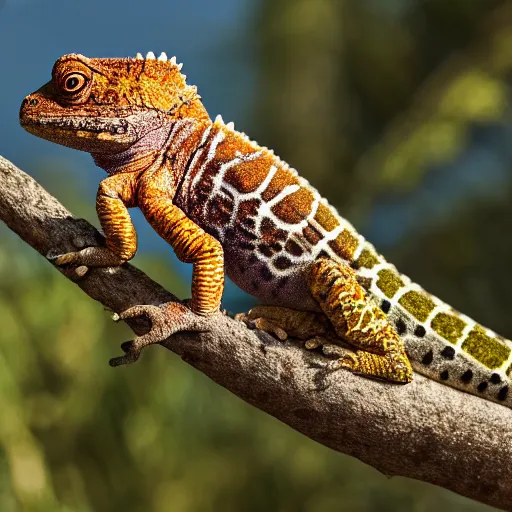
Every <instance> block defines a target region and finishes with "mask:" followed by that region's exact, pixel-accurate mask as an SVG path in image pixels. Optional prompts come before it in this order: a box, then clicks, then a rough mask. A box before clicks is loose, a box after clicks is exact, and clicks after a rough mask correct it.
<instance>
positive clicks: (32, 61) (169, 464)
mask: <svg viewBox="0 0 512 512" xmlns="http://www.w3.org/2000/svg"><path fill="white" fill-rule="evenodd" d="M0 48H1V50H2V62H1V67H0V77H1V79H0V113H1V114H0V116H1V117H0V118H1V124H0V154H2V155H3V156H5V157H6V158H9V159H10V160H12V161H13V162H14V163H15V164H17V165H18V166H20V167H21V168H22V169H24V170H25V171H27V172H29V173H30V174H31V175H32V176H34V177H36V179H37V180H39V181H40V182H41V183H42V184H43V185H44V186H45V187H46V188H47V189H48V190H49V191H50V192H52V193H53V194H54V195H56V196H57V197H58V198H59V199H60V200H61V201H62V202H63V203H64V204H65V205H66V206H67V207H68V208H69V209H70V210H71V211H72V212H73V213H74V214H76V215H78V216H82V217H85V218H87V219H88V220H90V221H91V222H93V223H94V224H96V225H98V222H97V220H96V215H95V211H94V201H95V192H96V187H97V184H98V182H99V181H100V180H101V179H102V178H103V174H102V171H101V170H99V169H97V168H95V166H94V164H93V162H92V159H91V158H90V156H89V155H87V154H82V153H79V152H77V151H73V150H70V149H66V148H61V147H58V146H56V145H53V144H51V143H49V142H45V141H43V140H40V139H37V138H35V137H33V136H31V135H29V134H27V133H25V132H24V131H23V130H22V129H21V128H20V127H19V126H18V121H17V116H18V108H19V104H20V102H21V100H22V99H23V97H24V96H25V95H26V94H28V93H30V92H32V91H33V90H35V89H37V88H38V87H39V86H40V85H42V84H43V83H44V82H46V81H47V80H48V79H49V77H50V71H51V68H52V64H53V62H54V60H55V59H56V58H58V57H59V56H61V55H62V54H65V53H71V52H77V53H83V54H85V55H88V56H96V57H101V56H104V57H107V56H108V57H114V56H117V57H120V56H134V55H135V53H136V52H138V51H140V52H142V53H144V54H145V53H146V52H147V51H149V50H151V51H154V52H155V53H156V52H161V51H166V52H167V54H168V55H169V56H172V55H176V56H177V58H178V61H182V62H184V64H185V65H184V71H185V72H186V73H187V75H188V81H189V83H192V84H196V85H198V87H199V91H200V93H201V95H202V96H203V98H204V102H205V104H206V106H207V108H208V110H209V112H210V114H212V116H215V115H216V114H217V113H222V115H223V117H224V120H225V121H226V122H228V121H234V122H235V125H236V127H237V128H238V129H240V130H243V131H245V132H247V133H249V134H250V135H251V137H252V138H253V139H256V140H258V141H259V142H260V143H261V144H265V145H267V146H269V147H272V148H274V149H275V150H276V152H277V153H278V154H279V155H280V156H281V157H283V158H284V159H285V160H287V161H288V162H289V163H290V164H291V165H293V166H295V167H296V168H298V169H299V170H300V172H301V174H302V175H303V176H305V177H307V178H308V179H309V180H310V181H311V182H312V183H313V184H314V185H315V186H316V187H317V188H319V189H320V190H321V191H322V192H323V193H324V195H325V196H326V197H327V198H328V199H329V201H331V202H332V203H333V204H335V205H336V206H337V207H338V209H339V211H340V212H341V213H342V214H343V215H344V216H345V217H347V218H349V219H350V220H351V221H352V222H353V223H354V224H355V225H356V227H357V228H358V229H359V230H360V231H361V232H362V233H363V234H364V235H366V236H367V237H368V238H369V239H370V240H372V241H373V242H374V243H375V245H376V246H377V248H378V249H379V250H380V251H381V252H383V253H384V254H385V255H386V256H387V257H389V258H390V259H391V260H392V261H393V262H394V263H396V265H397V266H398V267H399V268H400V270H402V271H403V272H404V273H406V274H408V275H410V277H412V278H413V279H415V280H417V281H419V282H420V283H422V284H423V285H424V286H425V287H426V288H427V289H428V290H429V291H431V292H433V293H435V294H437V295H439V296H441V297H443V298H444V299H445V300H446V301H448V302H450V303H452V304H453V306H455V307H456V308H458V309H461V310H463V311H464V312H465V313H467V314H469V315H472V316H473V317H474V318H475V319H476V320H478V321H480V322H483V323H484V324H486V325H488V326H489V327H491V328H493V329H495V330H497V331H498V332H500V333H501V334H503V335H505V336H509V337H510V336H512V315H511V313H510V310H511V308H512V294H511V292H510V290H511V289H512V272H511V271H510V266H509V265H510V263H509V262H510V261H512V238H511V236H510V232H511V228H512V222H511V213H512V144H511V142H510V140H511V136H512V119H511V98H510V93H511V80H512V1H510V0H449V1H446V0H279V1H277V0H217V1H216V2H211V1H210V0H189V1H188V2H182V1H177V0H146V1H145V2H135V1H134V0H125V1H124V2H107V1H105V0H88V1H87V2H69V1H65V0H0ZM134 219H135V224H136V227H137V229H138V232H139V234H140V239H141V240H140V252H139V254H138V255H137V257H136V258H135V264H136V265H137V266H139V267H141V268H143V269H144V270H145V271H146V272H147V273H149V275H150V276H152V277H153V278H154V279H156V280H157V281H159V282H160V283H162V284H163V285H164V286H166V287H168V288H169V289H170V290H172V291H173V292H175V293H177V294H178V295H179V296H181V297H187V296H188V295H189V286H190V284H189V280H190V268H189V267H187V266H185V265H182V264H180V263H179V262H177V260H176V258H175V257H174V255H173V254H172V250H171V249H170V248H169V247H168V246H167V245H166V244H165V243H163V242H162V241H161V240H160V239H159V238H158V236H157V235H156V234H155V233H153V232H152V230H151V229H150V228H149V227H148V226H147V225H146V224H145V222H144V221H143V219H142V218H141V215H140V214H139V213H138V212H134ZM224 304H225V307H227V308H228V309H229V310H231V311H242V310H246V309H247V308H248V307H250V306H251V305H252V300H251V299H250V297H248V296H247V295H244V294H243V293H242V292H240V291H239V290H237V289H236V288H235V287H234V286H233V285H228V287H227V290H226V294H225V300H224ZM130 337H131V333H130V331H129V330H128V329H126V328H124V327H123V326H120V325H114V324H113V323H112V322H111V320H110V316H109V314H108V313H106V312H104V311H103V310H102V307H101V306H100V305H99V304H97V303H94V302H92V301H91V300H90V299H89V298H88V297H86V296H85V295H83V294H82V292H80V290H79V289H78V288H77V287H75V286H74V285H73V284H72V283H71V282H69V281H66V279H65V278H64V277H62V276H61V275H59V274H58V273H57V272H55V271H54V270H52V268H51V266H50V265H49V264H48V263H46V262H45V260H44V259H43V258H41V257H40V256H39V255H37V254H35V253H34V251H32V250H31V249H30V248H28V246H25V245H24V244H23V243H22V242H20V241H19V240H18V239H17V238H16V237H15V236H14V235H13V234H12V233H10V232H9V231H8V230H7V229H6V228H5V226H3V225H0V411H1V414H0V510H1V511H6V512H10V511H18V510H23V511H30V512H32V511H73V512H75V511H78V512H89V511H94V512H96V511H121V510H122V511H135V512H138V511H141V512H142V511H154V512H164V511H165V512H167V511H171V512H182V511H183V512H196V511H198V512H210V511H214V512H218V511H241V510H248V511H263V510H271V511H279V512H292V511H308V512H309V511H311V512H331V511H402V510H403V511H418V512H419V511H430V510H450V511H453V510H464V511H484V510H491V509H490V508H489V507H484V506H483V505H479V504H476V503H474V502H471V501H470V500H467V499H464V498H462V497H460V496H457V495H455V494H453V493H450V492H448V491H444V490H442V489H439V488H435V487H433V486H430V485H427V484H423V483H421V482H416V481H411V480H407V479H403V478H393V479H388V478H387V477H386V476H384V475H382V474H380V473H378V472H377V471H375V470H373V469H372V468H370V467H368V466H366V465H364V464H362V463H360V462H359V461H357V460H355V459H352V458H349V457H346V456H343V455H340V454H338V453H335V452H332V451H330V450H328V449H327V448H325V447H323V446H320V445H318V444H316V443H314V442H313V441H311V440H309V439H307V438H305V437H303V436H302V435H300V434H298V433H297V432H295V431H293V430H291V429H290V428H289V427H287V426H285V425H283V424H281V423H279V422H278V421H276V420H274V419H273V418H271V417H269V416H267V415H265V414H264V413H262V412H260V411H258V410H255V409H253V408H252V407H250V406H249V405H247V404H245V403H243V402H242V401H241V400H239V399H238V398H237V397H235V396H233V395H231V394H230V393H228V392H227V391H226V390H224V389H222V388H220V387H219V386H217V385H214V384H213V383H212V382H210V381H209V380H208V379H207V378H205V377H204V376H203V375H201V374H199V373H198V372H197V371H195V370H194V369H192V368H190V367H188V366H187V365H186V364H185V363H183V362H182V361H181V360H179V358H177V357H176V356H174V355H172V354H171V353H170V352H168V351H166V350H163V349H156V348H153V349H151V350H148V351H145V352H144V355H143V357H142V359H141V360H140V361H139V362H138V363H137V364H136V365H133V366H130V367H123V368H118V369H115V370H114V369H111V368H109V366H108V364H107V361H108V359H109V358H110V357H112V356H115V355H118V354H119V343H120V342H122V341H124V340H126V339H129V338H130ZM461 421H463V418H461ZM489 427H490V428H492V425H491V426H487V428H489ZM496 435H499V432H496ZM440 471H442V468H440Z"/></svg>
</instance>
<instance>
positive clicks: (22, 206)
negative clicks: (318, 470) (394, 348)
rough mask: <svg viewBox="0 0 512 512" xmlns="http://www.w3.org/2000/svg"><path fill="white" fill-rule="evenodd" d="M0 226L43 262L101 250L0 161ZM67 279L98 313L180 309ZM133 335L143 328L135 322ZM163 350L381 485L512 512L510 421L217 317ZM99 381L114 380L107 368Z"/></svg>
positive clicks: (149, 289)
mask: <svg viewBox="0 0 512 512" xmlns="http://www.w3.org/2000/svg"><path fill="white" fill-rule="evenodd" d="M0 219H1V220H3V221H4V222H5V223H6V224H7V225H8V226H9V228H10V229H12V230H13V231H14V232H16V233H17V234H18V235H19V236H20V237H21V238H22V239H23V240H25V242H27V243H28V244H29V245H31V246H32V247H33V248H34V249H36V250H37V251H38V252H39V253H41V254H42V255H43V256H46V255H48V254H49V253H55V254H58V253H63V252H66V251H70V250H76V249H79V248H81V247H84V246H87V245H97V244H98V243H99V242H100V241H101V236H99V234H98V232H97V231H96V230H95V229H94V228H93V227H92V226H91V225H90V224H88V223H87V222H86V221H84V220H82V219H75V218H73V217H72V216H71V214H70V213H69V212H68V211H67V210H66V209H65V208H64V207H63V206H62V205H61V204H60V203H59V202H58V201H57V200H56V199H55V198H54V197H52V196H51V195H50V194H48V192H46V191H45V190H44V189H43V188H42V187H41V186H40V185H38V184H37V183H36V182H35V181H34V180H33V179H32V178H31V177H29V176H28V175H26V174H25V173H23V172H22V171H20V170H19V169H17V168H16V167H15V166H14V165H13V164H11V163H10V162H8V161H7V160H5V159H3V158H2V157H0ZM61 272H62V273H63V274H64V275H66V277H68V278H70V279H73V280H74V281H75V282H76V284H77V285H78V286H79V287H80V288H81V289H82V290H83V291H84V292H85V293H87V294H88V295H89V296H90V297H92V298H93V299H95V300H97V301H99V302H101V303H102V304H103V305H104V306H105V307H107V308H109V309H111V310H113V311H116V312H121V311H123V310H125V309H127V308H128V307H130V306H132V305H135V304H155V305H158V304H161V303H162V302H166V301H169V300H176V298H175V297H174V296H173V295H172V294H170V293H169V292H167V291H166V290H164V289H163V288H162V287H161V286H160V285H158V284H157V283H155V282H154V281H152V280H151V279H149V278H148V277H147V276H146V275H145V274H143V273H142V272H141V271H139V270H137V269H136V268H135V267H133V266H131V265H123V266H122V267H120V268H118V269H89V271H88V272H86V274H85V275H84V276H82V277H80V276H79V275H78V274H79V273H80V272H78V273H77V272H76V271H75V270H73V269H69V270H61ZM130 325H131V326H132V328H133V329H134V330H135V331H136V332H138V333H140V332H142V331H144V330H145V329H147V327H148V326H147V324H146V323H145V322H144V321H137V322H134V323H130ZM208 326H209V330H208V331H207V332H201V333H182V334H177V335H175V336H173V337H171V338H170V339H169V340H167V341H166V342H164V343H163V345H164V346H165V347H166V348H168V349H169V350H172V351H173V352H176V353H177V354H179V355H180V356H181V357H182V358H183V360H185V361H186V362H188V363H189V364H191V365H192V366H194V367H195V368H197V369H198V370H200V371H201V372H203V373H205V374H206V375H208V376H209V377H210V378H211V379H213V380H214V381H215V382H217V383H218V384H220V385H221V386H224V387H225V388H227V389H229V390H230V391H231V392H233V393H234V394H235V395H237V396H239V397H240V398H242V399H243V400H245V401H246V402H249V403H250V404H252V405H254V406H255V407H258V408H259V409H261V410H263V411H265V412H267V413H269V414H271V415H272V416H274V417H276V418H278V419H279V420H281V421H283V422H284V423H286V424H288V425H289V426H291V427H292V428H294V429H296V430H298V431H300V432H302V433H303V434H304V435H306V436H308V437H310V438H311V439H314V440H315V441H317V442H319V443H321V444H323V445H325V446H328V447H330V448H333V449H334V450H338V451H340V452H342V453H346V454H349V455H352V456H354V457H357V458H358V459H360V460H362V461H363V462H366V463H367V464H370V465H372V466H374V467H375V468H377V469H378V470H380V471H382V472H383V473H385V474H387V475H402V476H407V477H410V478H416V479H419V480H424V481H426V482H431V483H433V484H436V485H440V486H442V487H445V488H447V489H451V490H453V491H455V492H458V493H460V494H462V495H465V496H468V497H470V498H473V499H475V500H478V501H481V502H483V503H487V504H489V505H494V506H496V507H499V508H504V509H508V510H512V410H510V409H507V408H505V407H503V406H500V405H497V404H493V403H491V402H488V401H486V400H482V399H479V398H478V397H474V396H471V395H469V394H465V393H462V392H459V391H457V390H454V389H451V388H449V387H447V386H443V385H440V384H438V383H436V382H434V381H431V380H428V379H426V378H424V377H422V376H420V375H416V376H415V380H414V382H413V383H412V384H408V385H406V386H397V385H391V384H386V383H381V382H377V381H372V380H369V379H364V378H362V377H358V376H356V375H352V374H351V373H349V372H345V371H337V372H334V373H333V372H329V371H327V368H326V366H327V360H326V359H325V358H323V357H322V356H320V355H318V354H316V353H311V352H307V351H306V350H304V349H303V348H301V347H299V346H297V345H294V344H293V343H288V342H285V343H282V342H277V341H276V340H274V339H273V338H272V337H270V336H269V335H267V334H265V333H261V332H256V331H251V330H249V329H247V328H246V327H245V326H244V325H243V324H242V323H240V322H237V321H235V320H232V319H231V318H229V317H227V316H222V315H218V316H215V317H213V318H211V319H209V320H208ZM105 371H115V370H109V369H108V367H107V366H105Z"/></svg>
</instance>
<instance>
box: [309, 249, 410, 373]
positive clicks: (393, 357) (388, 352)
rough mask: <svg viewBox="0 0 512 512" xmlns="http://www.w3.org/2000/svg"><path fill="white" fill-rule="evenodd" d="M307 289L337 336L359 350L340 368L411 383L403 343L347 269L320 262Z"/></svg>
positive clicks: (344, 359) (315, 266) (335, 264)
mask: <svg viewBox="0 0 512 512" xmlns="http://www.w3.org/2000/svg"><path fill="white" fill-rule="evenodd" d="M308 285H309V289H310V292H311V294H312V295H313V297H314V298H315V299H316V300H317V301H318V303H319V304H320V307H321V308H322V311H323V312H324V313H325V314H326V316H327V317H328V318H329V320H330V321H331V322H332V324H333V326H334V329H335V331H336V333H337V334H338V335H339V336H341V337H342V338H343V339H344V340H346V341H347V342H348V343H350V344H351V345H353V346H354V347H356V348H357V349H358V350H357V351H356V352H355V353H347V355H346V356H344V357H343V358H341V359H340V360H339V362H340V366H341V367H343V368H347V369H349V370H352V371H353V372H356V373H359V374H362V375H365V376H367V377H373V378H378V379H383V380H388V381H393V382H401V383H406V382H410V381H411V380H412V367H411V364H410V363H409V359H408V358H407V355H406V353H405V349H404V345H403V343H402V340H401V339H400V337H399V335H398V334H397V332H396V331H395V329H394V328H393V327H392V326H391V324H390V323H389V321H388V320H387V317H386V315H385V314H384V312H383V311H382V310H381V309H380V308H379V307H378V306H377V305H376V304H375V303H374V302H373V300H372V299H371V298H370V297H369V296H368V295H367V294H366V292H365V290H364V289H363V287H362V286H361V285H360V284H359V283H358V281H357V277H356V275H355V273H354V271H353V270H352V269H351V268H350V267H349V266H348V265H346V264H343V263H337V262H335V261H332V260H330V259H327V258H321V259H319V260H317V261H315V262H314V263H313V265H312V267H311V270H310V274H309V276H308Z"/></svg>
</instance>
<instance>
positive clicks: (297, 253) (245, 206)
mask: <svg viewBox="0 0 512 512" xmlns="http://www.w3.org/2000/svg"><path fill="white" fill-rule="evenodd" d="M181 69H182V65H181V64H178V63H177V61H176V58H175V57H173V58H171V59H168V58H167V56H166V54H165V53H162V54H161V55H160V56H159V57H158V58H156V56H155V55H154V53H153V52H149V53H148V54H147V55H146V57H143V56H142V55H141V54H140V53H138V54H137V55H136V57H134V58H131V57H130V58H87V57H85V56H83V55H79V54H68V55H64V56H63V57H61V58H59V59H58V60H57V61H56V62H55V64H54V66H53V70H52V78H51V80H50V81H49V82H48V83H46V84H45V85H43V86H42V87H41V88H40V89H38V90H37V91H35V92H34V93H32V94H30V95H28V96H27V97H25V99H24V100H23V102H22V105H21V109H20V123H21V125H22V126H23V128H24V129H26V130H27V131H28V132H30V133H32V134H34V135H37V136H39V137H42V138H44V139H47V140H49V141H52V142H55V143H58V144H61V145H64V146H68V147H71V148H74V149H77V150H82V151H86V152H89V153H90V154H91V155H92V157H93V159H94V162H95V163H96V165H98V166H99V167H100V168H102V169H104V170H105V171H106V173H107V175H108V176H107V177H106V178H105V179H104V180H103V181H101V183H100V184H99V188H98V192H97V198H96V209H97V213H98V218H99V221H100V224H101V227H102V229H103V232H104V235H105V244H104V245H103V246H99V247H86V248H83V249H81V250H78V251H73V252H68V253H65V254H60V255H58V256H56V257H54V258H53V262H54V263H55V264H56V265H60V266H63V265H68V266H86V267H116V266H119V265H122V264H124V263H125V262H127V261H129V260H130V259H132V258H133V257H134V255H135V253H136V251H137V235H136V232H135V228H134V226H133V224H132V222H131V219H130V215H129V212H128V209H129V208H134V207H138V208H139V209H140V210H141V211H142V213H143V214H144V216H145V218H146V219H147V221H148V222H149V223H150V225H151V226H152V227H153V228H154V230H155V231H156V232H157V233H158V234H159V235H160V236H161V237H162V238H164V239H165V240H166V241H167V242H168V243H169V244H170V245H171V246H172V248H173V249H174V251H175V253H176V255H177V257H178V258H179V259H180V260H182V261H184V262H188V263H192V264H193V274H192V286H191V292H192V293H191V299H190V300H189V301H187V302H186V303H184V304H181V303H176V302H173V303H166V304H162V305H159V306H155V305H138V306H133V307H131V308H129V309H128V310H126V311H125V312H123V313H121V314H120V315H118V316H117V318H118V319H129V318H134V317H138V316H141V315H145V316H146V317H149V319H150V320H151V322H152V326H151V328H150V330H149V332H147V333H146V334H144V335H142V336H138V337H136V338H135V339H134V340H132V341H130V342H126V343H124V344H123V345H122V349H123V350H124V352H125V355H123V356H121V357H117V358H114V359H112V360H111V365H113V366H117V365H121V364H126V363H130V362H133V361H135V360H137V359H138V357H139V354H140V351H141V350H142V348H143V347H145V346H147V345H150V344H154V343H158V342H160V341H163V340H164V339H166V338H167V337H168V336H170V335H172V334H173V333H175V332H178V331H179V330H183V329H184V324H183V322H182V321H181V320H180V319H182V318H183V313H184V311H185V308H186V307H188V308H190V309H191V310H192V311H193V312H194V313H196V314H197V315H201V316H209V315H214V314H219V311H220V305H221V297H222V293H223V287H224V272H226V273H227V275H228V276H229V277H230V278H231V279H232V280H233V281H234V282H235V284H236V285H238V286H239V287H240V288H241V289H243V290H245V291H246V292H248V293H249V294H251V295H253V296H255V297H257V298H258V299H260V300H261V301H262V303H263V305H262V306H257V307H256V308H254V309H253V310H252V311H251V312H250V313H249V315H247V316H246V317H244V319H245V320H246V322H248V323H251V322H252V323H253V326H254V325H255V326H256V327H258V328H262V329H264V330H267V331H268V332H270V333H273V334H276V335H278V336H279V337H286V336H287V334H293V333H295V334H294V335H297V336H298V337H299V338H302V339H305V340H306V344H305V345H306V347H307V348H315V347H318V346H319V345H322V344H323V343H324V342H325V343H326V346H327V341H326V340H328V341H329V342H330V341H333V340H334V342H335V343H337V344H338V345H339V346H340V347H343V346H345V348H341V349H340V351H339V357H338V359H337V366H336V367H337V368H343V369H348V370H350V371H352V372H355V373H357V374H360V375H363V376H366V377H370V378H377V379H382V380H384V381H388V382H394V383H403V384H406V383H408V382H410V381H411V380H412V378H413V368H414V370H415V371H417V372H418V373H421V374H423V375H426V376H427V377H429V378H431V379H434V380H436V381H439V382H441V383H444V384H446V385H449V386H452V387H455V388H458V389H460V390H462V391H465V392H469V393H472V394H475V395H478V396H480V397H482V398H484V399H487V400H490V401H494V402H497V403H500V404H503V405H505V406H507V407H512V393H511V392H510V387H511V384H512V342H511V341H509V340H506V339H505V338H503V337H501V336H499V335H498V334H496V333H494V332H493V331H491V330H490V329H488V328H486V327H483V326H481V325H479V324H478V323H476V322H475V321H473V320H471V319H470V318H468V317H467V316H465V315H464V314H462V313H459V312H457V311H455V310H454V309H453V308H452V307H450V306H449V305H447V304H446V303H444V302H443V301H442V300H440V299H438V298H437V297H435V296H433V295H431V294H429V293H427V292H426V291H425V290H424V289H423V288H421V287H420V286H419V285H417V284H415V283H413V282H411V280H410V279H409V278H407V277H406V276H404V275H402V274H400V273H399V272H398V270H397V269H396V268H395V266H394V265H392V264H391V263H389V262H387V261H386V260H385V259H384V257H383V256H382V255H380V254H379V253H378V252H377V250H376V249H375V247H374V246H373V245H372V244H371V243H370V242H368V241H367V240H366V239H365V238H364V237H363V236H362V235H360V234H359V233H358V232H357V231H356V230H355V228H354V227H353V226H352V225H351V224H350V222H349V221H347V220H346V219H344V218H343V217H342V216H340V215H339V214H338V212H337V211H336V209H335V208H334V207H333V206H331V205H330V204H329V203H328V202H327V201H326V200H325V199H324V198H322V196H321V195H320V194H319V192H318V191H317V190H316V189H315V188H314V187H312V186H311V185H310V184H309V183H308V181H306V180H305V179H304V178H302V177H301V176H299V174H298V173H297V171H296V170H295V169H293V168H291V167H290V166H289V165H288V164H286V163H285V162H284V161H283V160H281V159H280V158H279V157H277V156H276V155H275V154H274V153H273V152H272V151H271V150H269V149H267V148H265V147H262V146H259V145H258V144H257V143H256V142H253V141H252V140H250V139H249V137H248V136H247V135H245V134H244V133H242V132H238V131H236V130H235V128H234V125H233V123H227V124H226V123H224V121H223V120H222V117H220V116H217V117H216V118H215V119H214V120H213V121H212V119H211V118H210V116H209V114H208V113H207V111H206V109H205V107H204V106H203V104H202V102H201V97H200V96H199V94H198V92H197V88H196V87H195V86H191V85H188V84H187V82H186V76H185V75H184V74H182V73H181ZM322 340H323V341H322ZM346 346H348V347H350V348H351V350H348V349H347V348H346Z"/></svg>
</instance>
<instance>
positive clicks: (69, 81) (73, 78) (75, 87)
mask: <svg viewBox="0 0 512 512" xmlns="http://www.w3.org/2000/svg"><path fill="white" fill-rule="evenodd" d="M63 84H64V85H63V90H64V92H67V93H75V92H78V91H79V90H80V89H82V87H83V86H84V85H85V76H84V75H82V74H81V73H70V74H69V75H66V76H65V77H64V80H63Z"/></svg>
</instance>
